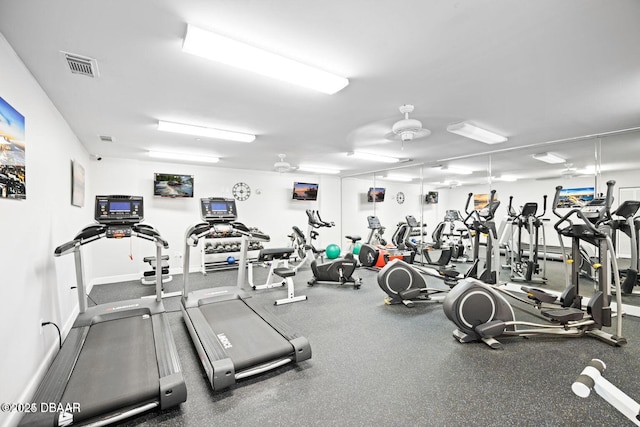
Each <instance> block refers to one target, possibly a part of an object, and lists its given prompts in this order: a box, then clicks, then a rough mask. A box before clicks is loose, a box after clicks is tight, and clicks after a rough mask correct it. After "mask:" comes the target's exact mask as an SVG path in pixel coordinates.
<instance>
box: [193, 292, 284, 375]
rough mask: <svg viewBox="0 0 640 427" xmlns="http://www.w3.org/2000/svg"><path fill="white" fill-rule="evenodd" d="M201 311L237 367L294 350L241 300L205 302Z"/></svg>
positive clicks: (276, 357)
mask: <svg viewBox="0 0 640 427" xmlns="http://www.w3.org/2000/svg"><path fill="white" fill-rule="evenodd" d="M200 311H201V312H202V314H203V315H204V317H205V318H206V319H207V321H208V322H209V325H210V326H211V329H213V332H214V334H215V335H216V337H217V338H218V341H220V343H221V344H222V346H223V347H225V351H226V352H227V354H228V355H229V357H230V358H231V360H232V361H233V365H234V367H235V369H236V371H239V370H242V369H246V368H248V367H251V366H257V365H260V364H262V363H265V362H270V361H273V360H276V359H279V358H282V357H286V356H287V355H288V354H290V353H292V352H293V346H292V345H291V344H290V343H289V341H287V340H286V339H285V338H284V337H283V336H282V335H280V334H279V333H278V332H277V331H276V330H275V329H273V327H271V326H270V325H269V324H268V323H267V322H265V321H264V320H262V318H261V317H260V316H258V315H257V314H256V313H255V312H254V311H253V310H251V309H250V308H249V307H248V306H247V305H246V304H245V303H244V302H243V301H242V300H240V299H236V300H229V301H222V302H216V303H212V304H205V305H202V306H200Z"/></svg>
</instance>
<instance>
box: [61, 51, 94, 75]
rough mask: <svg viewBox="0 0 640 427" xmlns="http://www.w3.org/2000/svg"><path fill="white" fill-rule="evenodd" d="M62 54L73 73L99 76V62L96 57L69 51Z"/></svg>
mask: <svg viewBox="0 0 640 427" xmlns="http://www.w3.org/2000/svg"><path fill="white" fill-rule="evenodd" d="M62 54H63V55H64V59H65V60H66V61H67V65H69V69H70V70H71V72H72V73H74V74H82V75H83V76H89V77H98V63H97V62H96V60H95V59H93V58H87V57H85V56H80V55H76V54H74V53H68V52H62Z"/></svg>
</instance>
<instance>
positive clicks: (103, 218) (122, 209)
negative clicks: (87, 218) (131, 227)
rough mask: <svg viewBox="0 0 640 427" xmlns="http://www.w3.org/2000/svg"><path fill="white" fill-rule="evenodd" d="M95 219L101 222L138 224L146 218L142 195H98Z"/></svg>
mask: <svg viewBox="0 0 640 427" xmlns="http://www.w3.org/2000/svg"><path fill="white" fill-rule="evenodd" d="M95 219H96V221H98V222H99V223H100V224H137V223H139V222H141V221H142V220H143V219H144V216H143V202H142V197H139V196H96V210H95Z"/></svg>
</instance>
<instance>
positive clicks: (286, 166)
mask: <svg viewBox="0 0 640 427" xmlns="http://www.w3.org/2000/svg"><path fill="white" fill-rule="evenodd" d="M278 157H279V158H280V160H279V161H277V162H275V163H274V164H273V169H275V171H276V172H279V173H286V172H291V171H294V170H296V167H295V166H291V163H289V162H286V161H285V160H284V159H285V158H286V157H287V155H286V154H278Z"/></svg>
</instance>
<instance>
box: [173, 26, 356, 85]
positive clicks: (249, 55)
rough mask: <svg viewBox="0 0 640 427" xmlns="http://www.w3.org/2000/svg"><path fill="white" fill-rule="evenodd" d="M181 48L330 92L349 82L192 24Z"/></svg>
mask: <svg viewBox="0 0 640 427" xmlns="http://www.w3.org/2000/svg"><path fill="white" fill-rule="evenodd" d="M182 50H183V51H184V52H187V53H191V54H193V55H197V56H201V57H203V58H206V59H211V60H212V61H217V62H220V63H223V64H226V65H231V66H233V67H238V68H242V69H244V70H248V71H253V72H254V73H258V74H262V75H264V76H267V77H272V78H274V79H278V80H282V81H285V82H288V83H293V84H296V85H298V86H303V87H306V88H309V89H314V90H317V91H318V92H322V93H326V94H329V95H331V94H334V93H336V92H338V91H339V90H341V89H343V88H344V87H345V86H347V85H348V84H349V80H347V79H345V78H344V77H339V76H336V75H334V74H331V73H328V72H326V71H323V70H319V69H317V68H313V67H310V66H308V65H305V64H302V63H300V62H297V61H294V60H292V59H288V58H285V57H282V56H279V55H276V54H274V53H271V52H267V51H264V50H262V49H258V48H256V47H253V46H249V45H248V44H245V43H241V42H238V41H235V40H232V39H229V38H227V37H223V36H220V35H217V34H214V33H212V32H210V31H207V30H204V29H202V28H198V27H196V26H193V25H191V24H188V25H187V34H186V35H185V37H184V43H183V45H182Z"/></svg>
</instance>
